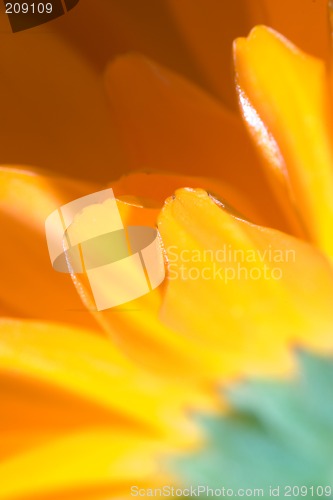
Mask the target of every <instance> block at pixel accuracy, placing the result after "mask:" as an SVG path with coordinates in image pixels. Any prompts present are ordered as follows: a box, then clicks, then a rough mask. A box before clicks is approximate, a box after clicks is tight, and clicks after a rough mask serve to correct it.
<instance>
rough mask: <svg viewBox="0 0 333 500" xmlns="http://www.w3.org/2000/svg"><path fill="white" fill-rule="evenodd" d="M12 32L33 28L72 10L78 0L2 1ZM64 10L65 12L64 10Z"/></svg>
mask: <svg viewBox="0 0 333 500" xmlns="http://www.w3.org/2000/svg"><path fill="white" fill-rule="evenodd" d="M3 3H4V5H5V12H6V14H7V16H8V19H9V22H10V25H11V28H12V32H13V33H17V32H18V31H23V30H27V29H30V28H35V27H36V26H39V25H41V24H45V23H47V22H49V21H52V20H53V19H56V18H58V17H60V16H62V15H63V14H65V12H66V10H67V11H69V10H71V9H73V8H74V7H75V6H76V5H77V4H78V3H79V0H28V1H25V0H13V1H7V0H3ZM64 6H65V8H66V10H65V8H64Z"/></svg>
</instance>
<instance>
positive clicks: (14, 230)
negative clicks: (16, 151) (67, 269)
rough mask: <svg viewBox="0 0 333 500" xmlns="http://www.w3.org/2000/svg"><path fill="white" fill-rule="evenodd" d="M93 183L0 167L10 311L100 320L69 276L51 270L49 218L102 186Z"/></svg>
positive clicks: (2, 293) (87, 322)
mask: <svg viewBox="0 0 333 500" xmlns="http://www.w3.org/2000/svg"><path fill="white" fill-rule="evenodd" d="M98 189H99V188H98V187H97V185H96V184H94V183H84V182H81V181H71V180H68V179H67V180H66V179H62V178H56V177H48V176H46V175H42V174H40V173H38V172H34V171H31V170H24V169H22V167H21V168H5V167H1V168H0V226H1V228H2V231H3V237H4V239H5V242H6V244H4V245H2V246H1V249H0V262H1V263H0V267H1V290H0V300H1V302H2V309H3V313H4V314H6V315H15V316H24V317H30V318H31V317H32V318H39V319H48V320H55V321H65V322H70V323H73V324H76V325H83V326H85V327H87V328H89V327H91V328H96V330H97V329H98V326H97V324H96V323H95V322H94V320H93V319H92V318H91V316H90V314H89V313H88V312H87V311H86V310H85V308H84V306H83V304H82V303H81V301H80V300H79V299H78V297H77V294H76V293H75V290H74V289H73V286H72V283H71V281H70V279H69V277H68V276H66V275H63V274H60V273H56V272H54V270H53V269H52V265H51V262H50V258H49V255H48V250H47V244H46V238H45V220H46V218H47V217H48V215H49V214H50V213H51V212H52V211H53V210H55V209H57V208H58V207H59V206H61V205H62V204H63V203H66V202H69V201H71V200H73V199H76V198H79V197H80V196H84V195H85V194H88V193H90V192H94V191H96V190H98Z"/></svg>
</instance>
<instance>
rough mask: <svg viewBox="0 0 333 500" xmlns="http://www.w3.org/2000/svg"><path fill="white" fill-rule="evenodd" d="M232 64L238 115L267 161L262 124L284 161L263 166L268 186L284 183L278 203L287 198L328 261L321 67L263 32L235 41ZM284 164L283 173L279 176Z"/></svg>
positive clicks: (331, 243)
mask: <svg viewBox="0 0 333 500" xmlns="http://www.w3.org/2000/svg"><path fill="white" fill-rule="evenodd" d="M235 61H236V71H237V78H238V83H239V91H240V100H241V105H242V104H243V115H244V119H245V121H247V125H248V127H249V129H250V131H251V133H252V135H253V138H254V140H255V141H257V143H258V146H259V148H262V149H263V151H264V154H265V155H266V157H267V152H268V153H269V152H271V153H272V154H274V151H273V150H272V148H271V144H269V143H267V141H263V140H262V135H261V130H262V126H261V123H262V122H263V124H264V125H265V126H266V127H267V129H268V132H269V133H270V134H271V135H272V136H273V138H274V140H276V142H277V145H278V148H279V150H280V153H281V157H282V159H283V161H282V162H281V164H280V165H274V163H272V162H271V164H270V165H267V167H270V168H267V171H268V174H269V175H270V176H272V182H273V183H274V182H275V183H280V184H281V182H284V198H283V197H282V196H281V202H282V203H283V204H284V203H285V202H286V198H287V196H288V194H289V198H290V200H291V201H292V202H294V205H295V209H296V211H297V212H298V214H299V216H300V219H301V221H302V224H303V227H304V228H305V230H306V232H307V234H308V235H309V237H310V238H311V240H312V241H313V242H315V243H316V244H317V245H318V246H319V247H320V248H322V249H323V250H325V251H326V252H327V253H328V254H329V255H331V256H333V239H332V237H331V230H332V221H333V171H332V164H333V150H332V144H331V128H330V122H329V116H328V113H329V98H328V92H327V79H326V72H325V67H324V64H323V62H322V61H320V60H318V59H314V58H313V57H310V56H306V55H305V54H303V53H302V52H300V51H299V50H298V49H296V48H295V47H294V46H292V45H290V44H289V43H288V42H287V41H286V40H285V39H283V38H282V37H281V36H280V35H278V34H277V33H275V32H273V31H272V30H270V29H268V28H265V27H258V28H255V29H254V30H253V31H252V33H251V35H250V36H249V38H248V39H239V40H237V42H236V44H235ZM251 106H252V107H253V108H254V110H255V111H253V108H251ZM256 113H257V114H258V115H259V125H258V119H257V118H256ZM260 120H262V122H260ZM284 164H285V166H286V172H283V171H281V169H282V168H283V166H284Z"/></svg>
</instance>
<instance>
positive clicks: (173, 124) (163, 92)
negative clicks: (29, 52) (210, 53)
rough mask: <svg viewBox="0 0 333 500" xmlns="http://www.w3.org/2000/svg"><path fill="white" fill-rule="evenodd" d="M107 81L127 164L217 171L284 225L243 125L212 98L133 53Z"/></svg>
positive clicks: (271, 220)
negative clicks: (126, 155)
mask: <svg viewBox="0 0 333 500" xmlns="http://www.w3.org/2000/svg"><path fill="white" fill-rule="evenodd" d="M106 85H107V89H108V94H109V98H110V101H111V105H112V110H113V113H114V115H115V119H116V120H117V122H118V124H119V131H120V134H121V138H122V141H123V144H124V150H125V151H126V152H127V154H128V163H127V165H128V170H138V169H141V170H147V169H148V170H156V169H157V170H160V171H167V172H170V171H171V172H177V173H182V174H183V175H202V174H203V173H204V174H205V176H208V177H209V176H212V177H215V178H216V177H217V178H219V179H222V181H223V182H225V183H226V184H228V185H230V186H231V187H232V188H233V189H235V190H236V191H238V192H239V194H240V196H245V197H246V198H247V197H251V198H252V199H253V200H255V202H256V204H257V207H258V208H257V209H258V211H261V212H262V213H264V214H266V221H268V223H269V225H273V226H276V227H279V228H286V227H288V223H287V222H285V221H284V220H283V215H282V214H281V212H280V211H279V209H278V208H277V205H276V204H275V203H274V200H273V199H272V193H271V192H270V189H269V187H268V185H267V184H266V181H265V179H264V175H263V174H262V173H261V170H260V166H258V160H257V158H256V155H255V154H254V151H253V150H252V148H251V145H250V143H249V139H248V138H247V137H246V131H245V130H243V128H242V125H241V123H240V122H239V121H238V120H237V118H236V117H235V116H233V115H232V114H229V113H228V112H226V111H225V110H223V109H222V108H221V106H220V105H219V104H218V103H217V102H216V101H215V100H213V99H212V98H210V97H209V96H208V95H206V94H205V93H204V92H203V91H201V90H200V89H199V88H197V87H195V86H193V85H191V84H190V83H188V82H186V81H185V80H184V79H183V78H181V77H179V76H176V75H175V74H173V73H172V72H171V71H169V70H166V69H165V68H162V67H161V66H158V65H156V64H154V63H152V62H151V61H149V60H147V59H145V58H143V57H141V56H137V55H129V56H126V57H121V58H118V59H117V60H116V61H115V62H114V63H113V64H111V65H110V66H109V68H108V71H107V75H106ZM240 144H241V145H242V147H239V145H240Z"/></svg>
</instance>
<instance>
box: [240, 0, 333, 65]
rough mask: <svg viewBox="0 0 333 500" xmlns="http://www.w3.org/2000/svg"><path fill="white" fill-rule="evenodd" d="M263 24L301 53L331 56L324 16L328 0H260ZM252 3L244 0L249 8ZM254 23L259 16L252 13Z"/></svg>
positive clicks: (328, 32)
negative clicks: (280, 35) (288, 41)
mask: <svg viewBox="0 0 333 500" xmlns="http://www.w3.org/2000/svg"><path fill="white" fill-rule="evenodd" d="M260 3H261V7H262V9H263V13H264V19H265V24H267V25H268V26H270V27H271V28H273V29H275V30H276V31H279V32H280V33H283V35H284V36H285V37H287V38H288V39H289V40H291V41H292V42H293V43H294V44H295V45H297V46H298V47H300V48H301V49H302V50H304V51H305V52H308V53H310V54H312V55H314V56H316V57H321V58H322V59H325V60H326V61H328V60H329V59H330V56H331V40H330V36H331V35H330V30H329V25H328V19H327V12H328V0H316V1H313V0H293V1H292V2H290V1H289V0H279V1H278V2H272V1H271V0H260ZM255 4H256V2H252V1H251V0H249V1H248V6H249V9H250V10H252V7H253V6H255V7H256V5H255ZM254 19H255V23H254V24H260V23H261V22H262V21H261V19H260V18H259V19H258V18H257V16H254Z"/></svg>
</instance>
